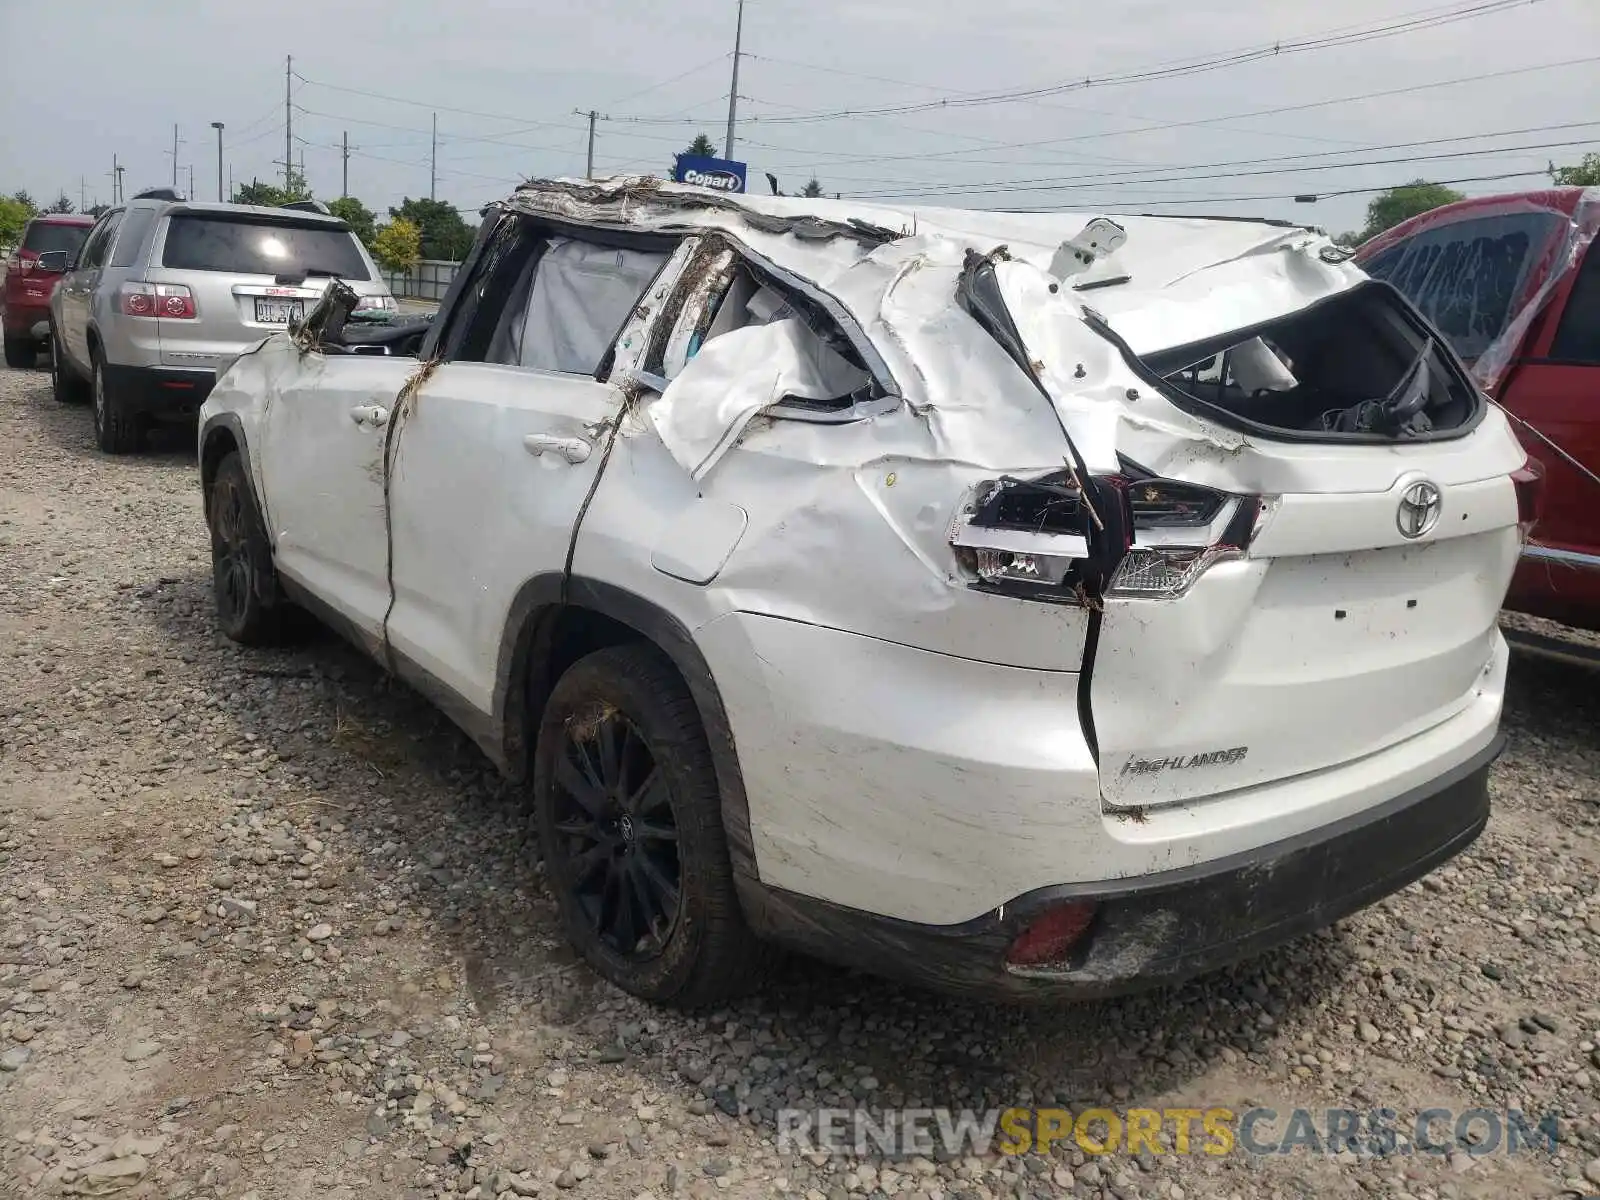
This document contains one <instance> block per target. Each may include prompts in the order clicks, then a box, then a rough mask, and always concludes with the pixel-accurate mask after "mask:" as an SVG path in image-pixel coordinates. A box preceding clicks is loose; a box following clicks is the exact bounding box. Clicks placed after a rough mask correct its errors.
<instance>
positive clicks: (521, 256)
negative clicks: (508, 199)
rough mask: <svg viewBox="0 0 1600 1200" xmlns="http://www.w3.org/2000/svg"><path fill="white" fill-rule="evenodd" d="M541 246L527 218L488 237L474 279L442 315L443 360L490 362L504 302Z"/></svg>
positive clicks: (512, 220)
mask: <svg viewBox="0 0 1600 1200" xmlns="http://www.w3.org/2000/svg"><path fill="white" fill-rule="evenodd" d="M543 244H544V243H543V239H541V238H539V237H538V236H536V235H535V234H534V233H533V231H532V229H531V227H530V226H529V224H528V222H527V221H525V220H524V219H523V218H521V217H516V216H504V217H501V218H500V220H499V223H498V225H497V226H496V227H495V228H494V230H493V231H492V232H490V233H489V235H488V240H487V241H486V242H485V244H484V247H483V251H482V253H481V254H480V255H479V256H478V261H477V264H476V265H475V266H474V267H473V268H472V274H471V275H470V276H469V277H468V278H467V279H466V282H465V284H464V285H463V286H462V288H461V291H460V292H459V293H458V294H457V297H456V300H455V303H453V304H451V305H450V306H449V307H448V310H447V311H446V312H445V314H444V319H445V321H446V322H448V324H447V325H446V326H445V328H444V330H443V332H442V333H441V335H440V338H439V351H440V357H442V358H445V359H448V360H450V361H452V362H484V361H485V360H486V359H489V350H490V347H491V344H492V338H493V336H494V333H495V329H496V326H497V325H499V324H500V318H501V314H502V313H503V312H504V311H505V306H506V297H507V296H508V295H509V294H510V293H511V291H512V288H513V287H514V285H515V283H516V281H517V277H518V275H519V274H520V273H521V268H522V266H523V265H524V264H525V263H526V262H527V260H528V258H529V256H531V255H532V254H534V253H535V252H536V251H537V249H538V248H539V247H540V246H542V245H543ZM489 361H498V360H495V359H489Z"/></svg>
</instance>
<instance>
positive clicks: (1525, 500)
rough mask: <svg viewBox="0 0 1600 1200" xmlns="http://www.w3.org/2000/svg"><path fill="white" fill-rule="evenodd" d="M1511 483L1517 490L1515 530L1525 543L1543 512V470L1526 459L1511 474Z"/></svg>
mask: <svg viewBox="0 0 1600 1200" xmlns="http://www.w3.org/2000/svg"><path fill="white" fill-rule="evenodd" d="M1511 483H1512V486H1514V487H1515V488H1516V490H1517V528H1518V529H1520V530H1521V531H1522V538H1523V540H1524V541H1526V540H1527V539H1528V535H1529V534H1531V533H1532V532H1533V527H1534V526H1535V525H1537V524H1538V523H1539V517H1540V516H1541V515H1542V513H1543V511H1544V468H1543V467H1541V466H1540V465H1539V461H1538V459H1535V458H1528V459H1526V460H1525V461H1524V462H1523V464H1522V466H1520V467H1518V468H1517V469H1516V470H1515V471H1513V472H1511Z"/></svg>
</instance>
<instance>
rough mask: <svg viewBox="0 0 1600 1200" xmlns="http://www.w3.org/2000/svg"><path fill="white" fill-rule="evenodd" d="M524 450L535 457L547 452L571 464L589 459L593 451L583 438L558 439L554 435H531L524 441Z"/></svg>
mask: <svg viewBox="0 0 1600 1200" xmlns="http://www.w3.org/2000/svg"><path fill="white" fill-rule="evenodd" d="M522 445H523V448H524V449H526V450H527V452H528V453H529V454H532V455H533V456H535V457H538V456H539V455H541V454H543V453H544V452H545V451H546V450H548V451H550V453H552V454H559V455H560V456H561V457H562V458H564V459H566V460H567V461H568V462H569V463H581V462H583V461H584V460H585V459H587V458H588V457H589V451H590V449H591V447H590V445H589V443H588V442H586V441H584V440H583V439H582V438H575V437H571V438H569V437H557V436H556V435H555V434H553V433H530V434H528V436H527V437H525V438H523V439H522Z"/></svg>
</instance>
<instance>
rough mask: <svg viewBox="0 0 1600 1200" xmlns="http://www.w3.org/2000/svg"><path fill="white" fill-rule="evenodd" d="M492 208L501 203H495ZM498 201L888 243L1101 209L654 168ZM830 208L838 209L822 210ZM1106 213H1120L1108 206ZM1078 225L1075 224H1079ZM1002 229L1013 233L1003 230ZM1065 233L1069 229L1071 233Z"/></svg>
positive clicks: (530, 185)
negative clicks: (823, 193)
mask: <svg viewBox="0 0 1600 1200" xmlns="http://www.w3.org/2000/svg"><path fill="white" fill-rule="evenodd" d="M490 207H496V205H491V206H490ZM498 207H504V208H509V209H514V210H516V211H520V212H526V213H529V214H532V215H543V216H550V217H559V218H564V219H566V220H576V221H583V222H590V223H594V224H604V225H610V226H616V227H637V226H638V225H639V224H640V223H641V221H640V218H642V217H643V216H644V215H645V214H646V213H649V214H651V215H654V216H660V215H662V214H664V213H671V212H684V213H688V212H704V211H707V210H716V211H720V212H726V213H729V214H732V215H734V216H736V217H738V218H739V219H740V220H742V221H743V222H745V223H746V224H748V225H749V226H750V227H751V228H753V229H757V230H759V231H761V232H763V233H774V234H781V233H793V234H794V235H795V236H796V237H799V238H802V239H806V238H810V239H816V240H826V239H829V238H834V237H846V238H850V239H852V240H854V241H857V242H860V243H863V244H865V245H882V244H885V243H888V242H893V241H896V240H898V239H900V238H903V237H909V236H914V235H915V234H916V233H917V232H918V226H919V223H921V222H926V223H928V224H933V225H940V224H942V222H941V220H940V218H941V217H943V216H950V215H953V214H956V213H959V215H960V217H961V218H962V219H963V221H970V219H971V218H973V217H981V216H982V215H984V214H985V213H992V214H993V215H994V216H996V217H1001V218H1004V217H1017V216H1025V217H1033V218H1041V217H1042V218H1044V219H1046V220H1049V219H1052V218H1056V217H1060V218H1072V219H1077V220H1083V219H1087V218H1089V217H1092V216H1095V215H1097V214H1099V213H1100V210H1093V211H1091V210H1082V211H1079V210H1065V209H1063V210H1061V211H1060V212H1059V213H1049V214H1043V213H1026V214H1024V213H1020V212H1016V211H1014V210H1007V209H1003V208H997V209H980V208H972V209H960V210H950V209H942V208H939V207H937V206H935V207H931V208H929V207H925V206H921V205H918V206H914V207H909V208H897V207H895V206H893V205H885V204H877V203H871V202H864V201H853V200H848V199H844V200H832V199H826V198H825V199H822V200H815V199H809V198H803V197H796V196H751V195H747V194H743V193H740V194H728V193H722V192H714V191H711V190H709V189H706V188H699V187H693V186H691V185H688V184H676V183H667V182H665V181H663V180H661V179H658V178H656V177H655V176H653V175H628V176H618V177H616V178H613V179H605V180H580V179H530V180H528V181H527V182H525V183H523V184H522V185H521V186H519V187H518V188H517V189H516V191H515V192H513V193H512V194H511V196H510V197H509V198H508V199H507V200H505V201H502V202H500V203H499V205H498ZM818 210H823V212H827V213H829V214H830V215H822V212H819V211H818ZM1103 215H1106V216H1111V217H1114V218H1116V217H1118V216H1119V214H1116V213H1111V212H1106V213H1104V214H1103ZM1126 215H1128V216H1134V215H1137V216H1138V217H1139V218H1140V219H1143V220H1154V221H1164V222H1171V223H1174V224H1175V223H1178V222H1182V221H1188V222H1194V223H1220V224H1236V225H1254V226H1260V227H1263V228H1270V229H1277V230H1303V231H1305V232H1307V233H1311V234H1314V235H1322V236H1326V231H1325V230H1323V229H1322V228H1321V227H1320V226H1317V225H1311V224H1303V223H1300V222H1294V221H1285V220H1279V219H1274V218H1269V217H1250V216H1227V215H1221V214H1217V215H1197V214H1182V215H1176V214H1156V213H1141V214H1131V213H1130V214H1126ZM1074 232H1075V231H1074ZM996 235H997V236H1001V237H1004V236H1006V234H1004V233H1000V232H999V231H997V234H996ZM1062 236H1065V235H1064V234H1063V235H1062Z"/></svg>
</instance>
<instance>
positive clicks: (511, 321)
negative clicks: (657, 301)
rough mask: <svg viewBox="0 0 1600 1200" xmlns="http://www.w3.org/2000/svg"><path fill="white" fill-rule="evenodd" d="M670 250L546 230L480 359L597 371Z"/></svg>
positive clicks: (569, 370) (543, 368)
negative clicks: (602, 241)
mask: <svg viewBox="0 0 1600 1200" xmlns="http://www.w3.org/2000/svg"><path fill="white" fill-rule="evenodd" d="M669 257H670V250H667V249H638V248H633V247H621V246H606V245H601V244H599V243H597V242H590V241H586V240H583V239H580V238H574V237H568V236H563V235H553V236H544V237H541V238H540V244H539V245H538V246H537V247H536V248H535V251H534V253H533V254H532V255H531V256H530V261H529V262H528V263H526V264H525V265H524V267H523V269H522V271H521V272H520V275H519V278H518V279H517V280H516V282H515V283H514V285H513V287H512V289H511V292H510V294H509V296H508V298H507V301H506V304H505V306H504V308H503V310H502V311H501V314H500V319H499V321H498V322H497V323H496V326H495V329H494V332H493V334H492V336H491V338H490V341H489V346H488V348H487V352H486V354H485V358H484V361H486V362H494V363H502V364H504V365H507V366H518V367H527V368H529V369H532V370H540V371H553V372H557V373H559V374H564V375H588V376H594V375H596V374H597V373H598V372H599V370H600V367H601V364H602V362H603V361H604V360H605V359H606V357H607V355H608V352H609V351H610V349H611V346H612V343H613V342H615V341H616V338H617V334H618V331H619V330H620V329H621V328H622V326H623V324H624V323H625V322H626V321H627V319H628V317H629V315H630V314H631V313H632V312H633V310H634V308H635V307H636V306H637V305H638V303H639V300H640V297H642V296H643V295H644V293H645V291H646V290H647V289H648V288H649V286H650V284H651V283H652V282H653V281H654V279H655V277H656V275H657V274H658V273H659V272H660V270H661V268H662V266H663V265H664V264H665V263H666V261H667V259H668V258H669Z"/></svg>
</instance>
